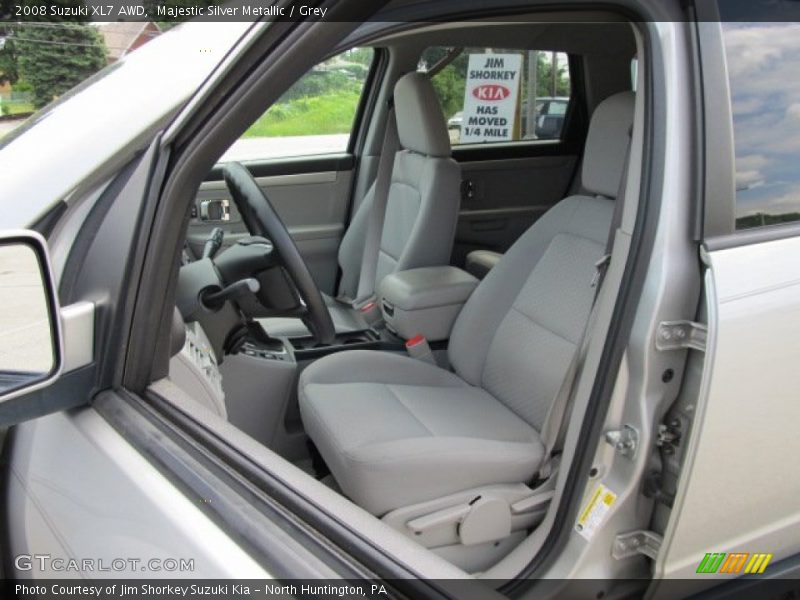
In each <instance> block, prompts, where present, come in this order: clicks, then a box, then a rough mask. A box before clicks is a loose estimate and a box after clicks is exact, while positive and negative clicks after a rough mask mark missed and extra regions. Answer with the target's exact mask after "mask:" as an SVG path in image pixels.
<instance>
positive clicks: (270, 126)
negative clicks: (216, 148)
mask: <svg viewBox="0 0 800 600" xmlns="http://www.w3.org/2000/svg"><path fill="white" fill-rule="evenodd" d="M358 100H359V93H358V92H357V91H337V92H333V93H330V94H324V95H322V96H313V97H312V96H310V97H305V98H298V99H297V100H292V101H291V102H286V103H283V104H276V105H274V106H273V107H272V108H270V109H269V110H268V111H267V112H266V113H265V114H264V115H262V116H261V117H260V118H259V119H258V121H256V122H255V123H253V125H252V126H251V127H250V129H248V130H247V131H246V132H245V133H244V136H243V137H246V138H248V137H285V136H294V135H326V134H332V133H349V132H350V130H351V128H352V126H353V117H354V115H355V114H356V108H357V106H358Z"/></svg>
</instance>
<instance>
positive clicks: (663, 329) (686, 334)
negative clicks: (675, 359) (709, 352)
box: [656, 321, 708, 352]
mask: <svg viewBox="0 0 800 600" xmlns="http://www.w3.org/2000/svg"><path fill="white" fill-rule="evenodd" d="M707 337H708V328H707V327H706V326H705V325H703V324H701V323H695V322H694V321H662V322H661V323H659V324H658V331H657V332H656V349H658V350H688V349H690V348H691V349H692V350H700V352H705V350H706V338H707Z"/></svg>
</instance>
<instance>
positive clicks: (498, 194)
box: [453, 146, 578, 265]
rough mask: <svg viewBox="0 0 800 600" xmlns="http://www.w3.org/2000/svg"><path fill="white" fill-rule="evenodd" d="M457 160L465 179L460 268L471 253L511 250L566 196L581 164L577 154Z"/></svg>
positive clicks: (458, 251)
mask: <svg viewBox="0 0 800 600" xmlns="http://www.w3.org/2000/svg"><path fill="white" fill-rule="evenodd" d="M542 147H544V146H542ZM550 147H551V148H552V146H550ZM454 155H455V156H456V159H457V160H459V159H460V160H459V163H460V164H461V171H462V180H463V183H462V201H461V212H460V214H459V219H458V228H457V231H456V242H455V247H454V249H453V263H454V264H456V265H463V264H464V258H465V256H466V255H467V253H469V252H470V251H472V250H476V249H479V248H485V249H489V250H495V251H497V252H505V251H506V250H508V248H509V246H511V244H513V243H514V242H515V241H516V240H517V238H518V237H519V236H520V235H522V233H524V232H525V230H527V229H528V228H529V227H530V226H531V225H532V224H533V222H534V221H536V220H537V219H538V218H539V217H541V216H542V215H543V214H544V213H545V212H546V211H547V210H548V209H549V208H550V207H551V206H553V204H555V203H556V202H558V201H559V200H561V199H562V198H563V197H564V195H565V193H566V190H567V189H568V188H569V185H570V183H571V181H572V177H573V173H574V172H575V165H576V162H577V160H578V157H577V155H576V154H565V155H553V156H528V157H519V158H491V159H488V160H480V159H477V160H470V154H468V153H465V152H463V151H462V152H459V153H454ZM473 156H474V154H473Z"/></svg>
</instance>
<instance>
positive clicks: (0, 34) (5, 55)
mask: <svg viewBox="0 0 800 600" xmlns="http://www.w3.org/2000/svg"><path fill="white" fill-rule="evenodd" d="M11 34H12V30H11V27H10V26H8V25H2V24H0V40H2V42H0V43H2V48H0V85H3V84H5V83H10V84H11V85H14V84H15V83H16V82H17V80H18V79H19V68H18V66H17V53H16V51H15V48H14V40H13V39H12V38H11Z"/></svg>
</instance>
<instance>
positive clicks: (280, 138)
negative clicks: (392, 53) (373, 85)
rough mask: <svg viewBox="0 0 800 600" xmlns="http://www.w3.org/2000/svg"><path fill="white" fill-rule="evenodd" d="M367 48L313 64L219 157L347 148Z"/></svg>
mask: <svg viewBox="0 0 800 600" xmlns="http://www.w3.org/2000/svg"><path fill="white" fill-rule="evenodd" d="M373 56H374V51H373V49H372V48H353V49H352V50H348V51H346V52H343V53H342V54H339V55H337V56H335V57H333V58H331V59H329V60H326V61H325V62H322V63H320V64H318V65H317V66H316V67H314V68H313V69H311V71H309V72H308V73H306V74H305V75H303V77H301V78H300V79H299V80H298V81H297V82H296V83H295V84H294V85H293V86H292V87H291V88H289V89H288V90H287V91H286V92H285V93H284V94H283V95H282V96H281V97H280V98H279V99H278V101H277V102H275V104H273V105H272V106H271V107H270V108H269V109H268V110H267V111H266V112H265V113H264V114H263V115H261V117H259V118H258V120H257V121H256V122H255V123H253V124H252V125H251V126H250V128H249V129H248V130H247V131H246V132H245V133H244V135H243V136H242V137H241V138H240V139H239V140H237V141H236V142H235V143H234V144H233V145H232V146H231V147H230V148H229V149H228V151H227V152H226V153H225V155H224V156H223V157H222V159H221V160H222V161H227V160H258V159H264V158H280V157H289V156H306V155H314V154H330V153H337V152H345V151H347V147H348V144H349V142H350V134H351V133H352V130H353V125H354V121H355V116H356V112H357V111H358V104H359V102H360V100H361V94H362V92H363V91H364V83H365V82H366V79H367V74H368V73H369V68H370V65H371V64H372V60H373Z"/></svg>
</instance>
